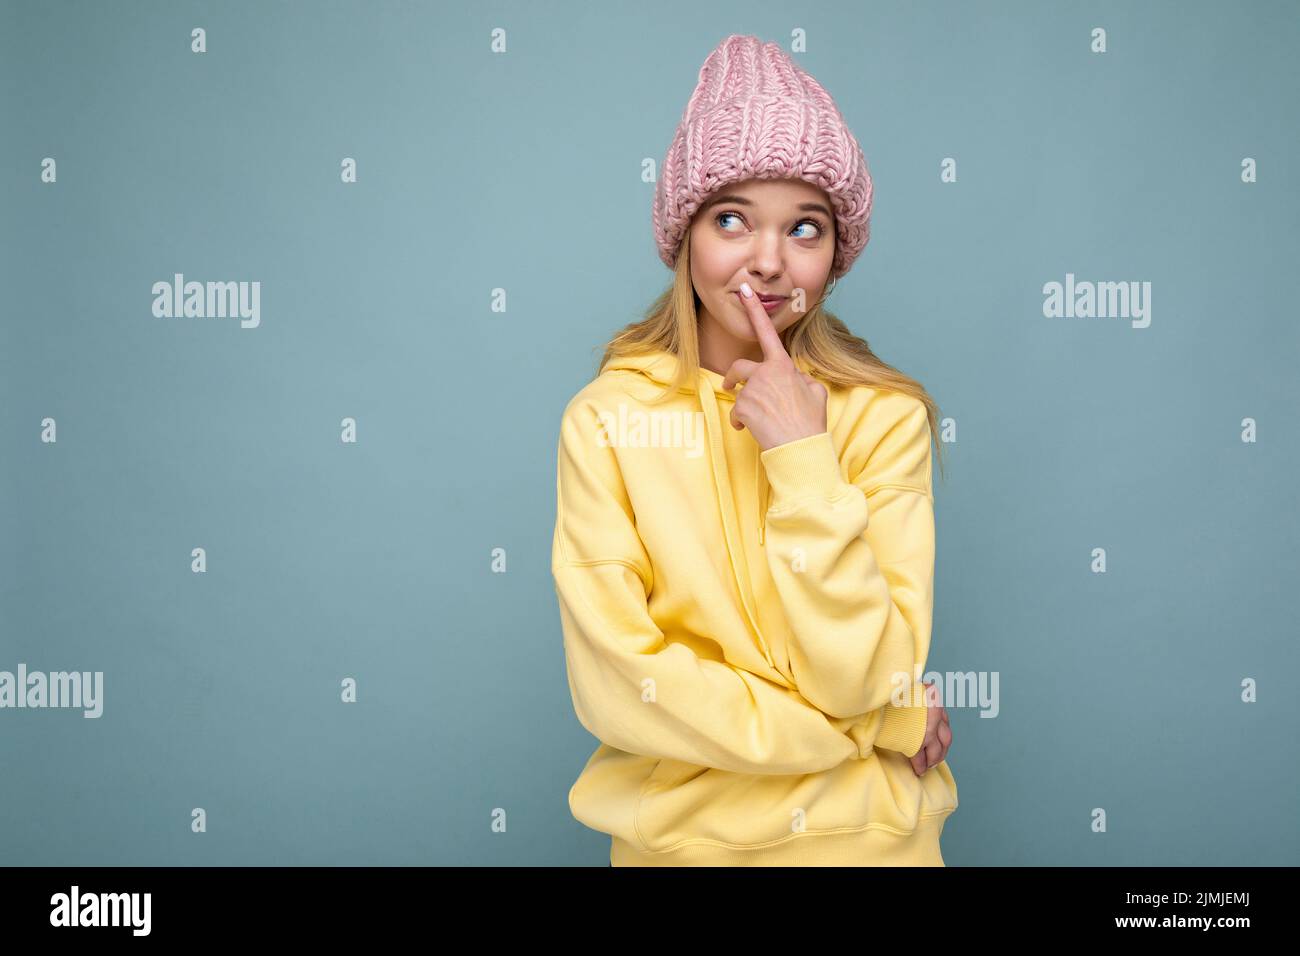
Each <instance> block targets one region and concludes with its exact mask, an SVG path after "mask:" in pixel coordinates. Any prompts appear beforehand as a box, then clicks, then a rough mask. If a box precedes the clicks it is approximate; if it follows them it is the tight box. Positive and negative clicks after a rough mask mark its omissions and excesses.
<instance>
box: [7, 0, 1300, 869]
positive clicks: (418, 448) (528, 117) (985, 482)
mask: <svg viewBox="0 0 1300 956" xmlns="http://www.w3.org/2000/svg"><path fill="white" fill-rule="evenodd" d="M195 27H202V28H204V29H205V30H206V42H207V51H206V52H204V53H194V52H191V30H192V29H193V28H195ZM1096 27H1102V28H1104V29H1105V31H1106V34H1107V36H1106V42H1107V49H1106V52H1105V53H1097V52H1093V51H1092V49H1091V46H1092V42H1093V41H1092V30H1093V29H1094V28H1096ZM497 28H500V29H503V30H505V31H506V34H505V36H506V44H507V52H505V53H494V52H492V50H491V41H492V31H493V30H494V29H497ZM795 31H804V32H805V33H806V36H807V52H801V53H796V54H794V55H795V57H796V59H797V60H798V61H799V62H800V63H801V64H802V65H804V66H805V67H806V68H807V69H808V70H809V71H810V72H812V74H813V75H814V76H816V77H817V78H818V79H819V80H820V81H821V82H822V83H823V84H824V85H825V86H826V87H827V88H828V89H829V90H830V91H831V93H832V94H833V95H834V96H835V98H836V101H837V103H838V104H839V105H840V108H841V109H842V111H843V112H844V114H845V116H846V118H847V120H848V122H849V125H850V127H851V128H852V129H853V130H854V132H855V134H856V135H857V136H858V138H859V140H860V142H861V143H862V146H863V149H864V152H865V153H866V156H867V160H868V163H869V164H870V168H871V171H872V174H873V177H874V179H875V185H876V199H875V202H876V206H875V212H874V216H873V220H872V223H873V226H872V238H871V242H870V244H869V245H868V246H867V249H866V250H865V252H864V254H863V256H862V258H861V259H859V261H858V262H857V264H856V265H855V266H854V269H853V271H852V272H851V273H850V274H849V275H848V276H847V277H846V278H845V279H844V280H842V281H841V282H840V283H839V284H838V286H837V288H836V291H835V293H834V295H833V297H832V300H831V303H832V304H831V307H832V310H833V311H834V312H835V313H836V314H838V315H839V316H840V317H841V318H843V319H844V320H845V321H846V322H847V323H848V324H849V325H850V327H851V328H853V329H854V330H855V331H856V332H857V333H858V334H860V335H863V336H864V337H866V338H867V339H868V340H869V341H870V343H871V345H872V347H873V348H874V349H875V350H876V351H877V352H878V353H879V354H880V355H881V356H882V357H883V358H884V359H885V360H886V361H888V362H890V363H891V364H894V365H896V366H897V367H899V368H901V369H902V370H904V371H906V372H907V373H908V374H910V375H913V376H914V377H916V378H918V379H919V380H920V381H922V382H923V383H924V384H925V385H926V386H927V388H929V389H930V391H931V392H932V393H933V394H934V396H935V397H936V399H937V400H938V401H939V403H940V406H941V410H942V415H943V417H944V418H945V419H949V420H950V424H954V425H955V427H956V440H955V441H952V442H950V443H949V444H947V445H945V452H946V457H947V463H948V473H947V480H946V481H945V482H938V481H937V480H936V487H935V494H936V505H937V509H938V544H939V555H938V561H937V572H936V573H937V578H936V626H935V632H934V648H933V652H932V654H931V657H930V661H929V666H930V667H931V668H933V669H937V670H942V671H962V672H964V671H976V672H997V673H998V674H999V677H1000V683H999V689H1000V701H999V713H998V716H997V717H996V718H995V719H983V718H980V717H979V715H978V712H977V711H976V710H974V709H961V708H956V709H955V708H953V707H951V706H950V707H949V715H950V718H951V720H952V724H953V729H954V735H955V740H954V743H953V747H952V750H951V751H950V753H949V757H948V761H949V765H950V767H951V768H952V770H953V773H954V775H955V777H956V779H957V781H958V785H959V790H960V797H961V807H960V809H959V810H958V811H957V812H956V813H955V814H954V815H953V816H952V817H951V818H949V821H948V823H947V826H946V829H945V831H944V855H945V858H946V860H947V862H948V864H949V865H954V866H959V865H977V864H1028V863H1046V864H1071V865H1089V864H1111V863H1113V864H1149V863H1161V864H1179V865H1190V864H1254V863H1259V864H1294V863H1296V862H1297V857H1298V853H1297V850H1298V849H1300V830H1298V827H1297V823H1296V816H1295V794H1296V792H1297V767H1296V761H1295V759H1294V757H1295V735H1294V729H1295V716H1294V713H1295V712H1294V707H1293V703H1291V701H1293V699H1294V694H1293V693H1292V692H1291V691H1290V690H1289V689H1288V687H1287V685H1286V683H1285V682H1286V681H1287V680H1289V679H1290V678H1291V677H1292V676H1293V675H1294V674H1295V673H1296V666H1297V651H1296V647H1297V641H1296V636H1297V635H1296V614H1295V603H1294V588H1295V582H1296V580H1297V576H1298V574H1300V557H1298V553H1297V546H1296V541H1297V531H1298V530H1300V529H1298V528H1297V520H1296V498H1295V474H1296V465H1297V453H1296V444H1295V437H1296V409H1297V405H1298V404H1300V402H1298V399H1300V388H1297V376H1296V359H1297V355H1300V349H1298V348H1297V346H1298V345H1300V336H1298V335H1297V315H1296V308H1295V285H1294V274H1295V263H1296V262H1297V260H1300V239H1298V238H1297V236H1298V234H1300V233H1298V230H1297V226H1298V225H1300V200H1298V198H1297V188H1296V178H1295V173H1294V166H1295V163H1296V158H1297V156H1300V135H1298V133H1297V122H1296V119H1297V110H1296V104H1297V93H1298V92H1300V68H1298V67H1297V60H1296V58H1295V57H1294V50H1295V48H1296V47H1297V44H1300V14H1297V7H1296V5H1295V4H1293V3H1283V2H1276V3H1264V2H1257V3H1245V4H1233V3H1226V2H1224V3H1177V4H1175V3H1172V2H1167V3H1144V4H1140V5H1135V4H1129V3H1078V4H1063V3H1028V2H1026V3H989V2H984V3H966V2H922V0H914V2H904V0H899V2H889V3H874V2H873V3H854V2H840V3H835V2H823V3H807V4H802V3H788V2H787V3H772V2H754V0H746V2H743V3H739V2H737V3H726V2H718V3H709V4H699V3H696V2H688V3H680V2H664V3H655V4H631V3H609V4H606V3H591V4H572V3H547V4H535V3H483V4H473V5H470V4H450V3H448V4H441V3H394V2H386V3H368V4H365V5H364V7H363V6H362V5H361V4H359V3H339V2H331V3H310V4H308V3H288V2H285V3H280V2H276V3H249V2H229V3H227V2H223V3H161V2H153V3H130V4H125V3H122V4H100V3H89V2H84V3H45V4H37V3H32V2H21V3H20V2H5V3H3V4H0V80H2V81H3V82H0V110H2V114H0V116H2V118H3V124H2V127H0V128H2V129H3V139H2V141H0V269H3V273H2V274H0V279H2V280H3V289H4V295H3V298H2V300H0V301H2V302H3V306H2V307H3V321H2V322H0V482H2V483H3V484H2V485H0V670H8V671H15V670H16V669H17V667H18V665H19V664H20V663H24V664H26V666H27V668H28V669H29V670H42V671H55V670H79V671H103V672H104V701H103V706H104V711H103V716H102V717H100V718H99V719H97V720H87V719H83V717H82V716H81V714H80V712H78V711H74V710H53V709H49V710H8V709H6V710H0V767H2V768H3V785H2V786H0V862H2V863H10V864H82V865H105V864H132V865H143V864H170V863H179V864H200V863H202V864H237V863H254V864H261V863H265V864H276V863H285V864H363V863H379V864H424V863H453V864H545V863H561V864H598V865H604V864H605V863H606V861H607V858H608V846H609V842H608V838H607V837H605V836H603V835H602V834H599V833H596V832H594V831H591V830H588V829H586V828H585V827H583V826H582V825H581V824H579V823H577V822H576V821H575V820H573V819H572V817H571V816H570V815H569V811H568V806H567V792H568V788H569V786H570V785H571V783H572V781H573V780H574V779H575V778H576V776H577V774H578V771H579V770H580V769H581V767H582V765H583V763H584V762H585V761H586V759H587V757H588V755H589V754H590V752H591V751H592V750H593V749H594V747H595V745H596V741H595V740H594V739H593V738H592V737H591V736H590V735H589V734H587V733H586V731H585V730H584V729H583V728H582V727H581V725H580V724H578V722H577V720H576V718H575V717H574V715H573V712H572V705H571V701H570V699H569V696H568V688H567V685H566V680H565V669H564V658H563V648H562V643H561V636H560V629H559V616H558V610H557V608H556V603H555V596H554V591H553V585H552V579H551V576H550V569H549V559H550V543H551V534H552V531H553V527H554V506H555V500H554V494H555V472H554V469H555V442H556V438H557V427H558V421H559V414H560V412H561V410H562V409H563V407H564V405H565V403H566V402H567V400H568V399H569V397H570V396H571V395H572V394H573V393H574V392H576V391H577V390H578V389H579V388H581V387H582V385H583V384H584V383H585V382H586V381H587V379H588V378H589V376H590V375H591V374H592V372H593V371H594V369H595V365H596V361H597V359H598V356H599V351H600V347H601V346H602V345H603V343H604V342H605V341H606V340H607V339H608V338H609V336H610V335H611V334H612V333H613V332H614V331H615V330H616V329H618V328H619V327H621V326H622V325H624V324H626V323H627V322H630V321H633V320H635V319H637V318H638V317H639V316H640V315H641V313H642V310H643V309H644V308H645V307H646V305H647V304H648V303H649V302H650V301H651V299H652V298H653V297H654V296H655V295H656V294H657V293H658V292H659V291H660V290H661V289H662V288H664V287H665V285H666V284H667V282H668V280H669V273H668V272H667V270H666V269H665V268H664V266H663V265H662V264H661V263H660V262H659V260H658V258H657V256H656V254H655V250H654V245H653V240H652V234H651V228H650V202H651V196H652V193H653V188H654V186H653V183H647V182H643V181H642V176H641V170H642V162H643V160H645V159H647V158H648V159H651V160H653V162H654V163H655V164H656V166H657V164H658V163H659V162H660V160H661V159H662V157H663V153H664V151H665V149H666V148H667V145H668V143H669V140H670V138H671V136H672V133H673V130H674V128H675V126H676V124H677V121H678V119H679V118H680V115H681V111H682V109H683V108H684V107H685V104H686V99H687V97H688V96H689V95H690V92H691V90H692V89H693V87H694V84H695V80H696V75H697V73H698V70H699V67H700V65H701V63H702V62H703V60H704V58H705V56H706V55H707V54H708V53H709V51H710V50H712V49H713V48H714V47H715V46H716V45H717V43H718V42H720V41H721V40H722V39H723V38H724V37H725V36H726V35H728V34H730V33H754V34H757V35H759V36H760V37H762V38H763V39H767V40H774V41H776V42H778V43H781V44H782V45H783V46H785V47H786V48H787V49H789V48H790V42H791V37H792V36H793V35H794V33H795ZM46 157H50V158H53V159H54V160H55V161H56V162H57V181H56V182H54V183H47V182H42V180H41V164H42V161H43V160H44V159H45V158H46ZM345 157H352V158H354V159H355V160H356V162H357V170H358V175H357V182H356V183H355V184H348V183H344V182H342V181H341V177H340V164H341V162H342V161H343V160H344V158H345ZM1248 157H1249V158H1250V159H1253V160H1254V161H1255V162H1256V163H1257V168H1258V181H1257V182H1254V183H1247V182H1243V181H1242V163H1243V160H1245V159H1246V158H1248ZM946 158H952V159H954V160H955V161H956V164H957V173H958V178H957V181H956V182H948V183H945V182H942V181H941V179H940V172H941V163H942V162H943V161H944V160H945V159H946ZM177 272H180V273H184V275H185V276H186V278H187V279H191V280H198V281H203V282H206V281H227V280H229V281H250V282H251V281H258V282H260V284H261V285H260V288H261V315H260V324H259V325H258V326H257V327H256V328H242V327H241V326H240V324H239V321H238V320H237V319H230V318H226V319H197V318H175V319H164V318H156V317H154V315H153V314H152V305H153V298H154V297H153V294H152V293H151V287H152V285H153V283H154V282H157V281H164V282H170V281H171V279H172V276H173V274H174V273H177ZM1067 273H1073V274H1074V276H1075V277H1076V279H1077V280H1079V281H1085V280H1086V281H1126V282H1127V281H1133V282H1139V283H1140V282H1150V283H1151V287H1152V292H1151V308H1152V311H1151V322H1150V325H1149V326H1148V327H1146V328H1134V327H1133V326H1132V324H1131V323H1130V322H1129V321H1128V320H1125V319H1115V318H1096V319H1077V318H1074V319H1066V318H1046V317H1045V316H1044V314H1043V299H1044V294H1043V286H1044V284H1045V283H1049V282H1053V281H1056V282H1064V281H1065V278H1066V275H1067ZM494 289H505V290H506V293H507V309H506V311H504V312H500V311H494V310H493V308H492V302H493V298H492V296H493V292H492V290H494ZM46 417H49V418H53V419H55V420H56V422H57V439H58V440H57V442H56V443H53V444H51V443H48V442H43V441H41V428H42V426H41V422H42V420H43V419H45V418H46ZM346 417H352V418H355V419H356V421H357V438H358V440H357V442H356V443H355V444H346V443H343V442H342V441H340V422H341V421H342V419H344V418H346ZM1247 418H1249V419H1253V420H1254V421H1255V422H1256V423H1257V441H1254V442H1244V441H1243V440H1242V433H1243V424H1242V423H1243V419H1247ZM196 547H202V548H204V549H206V554H207V562H208V563H207V571H206V572H205V573H202V574H196V573H193V572H192V571H191V560H192V559H191V549H193V548H196ZM495 548H504V549H505V551H506V554H507V571H506V573H493V571H492V567H491V559H492V551H493V549H495ZM1094 548H1104V549H1105V551H1106V556H1107V570H1106V572H1105V573H1104V574H1099V573H1094V571H1093V569H1092V563H1093V557H1092V553H1093V549H1094ZM345 677H354V678H356V680H357V681H358V701H357V703H355V704H352V705H344V704H342V703H341V702H340V681H341V680H342V679H344V678H345ZM1247 678H1253V679H1255V680H1257V681H1258V687H1259V690H1258V694H1259V699H1258V701H1257V702H1255V703H1244V702H1242V700H1241V686H1242V681H1243V680H1245V679H1247ZM194 807H202V808H204V809H205V810H206V812H207V815H208V820H207V832H206V833H203V834H196V833H192V832H191V827H190V811H191V809H192V808H194ZM1096 807H1101V808H1104V809H1105V810H1106V813H1107V832H1105V833H1094V832H1093V831H1092V828H1091V823H1092V817H1091V812H1092V810H1093V808H1096ZM494 808H503V809H504V810H505V811H506V813H507V815H508V826H507V829H506V832H504V833H498V832H493V830H492V827H491V823H492V814H493V810H494Z"/></svg>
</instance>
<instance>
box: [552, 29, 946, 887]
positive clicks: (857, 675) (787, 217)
mask: <svg viewBox="0 0 1300 956" xmlns="http://www.w3.org/2000/svg"><path fill="white" fill-rule="evenodd" d="M871 198H872V184H871V178H870V175H869V173H868V170H867V165H866V161H865V159H864V158H863V156H862V152H861V149H860V148H859V146H858V143H857V141H856V139H854V137H853V135H852V134H851V133H850V131H849V130H848V128H847V127H846V126H845V124H844V120H843V118H842V116H841V115H840V113H839V110H838V109H837V108H836V106H835V104H834V103H833V101H832V100H831V98H830V96H829V95H828V94H827V93H826V91H825V90H823V89H822V88H821V86H820V85H818V83H817V82H816V81H815V80H814V79H813V78H812V77H811V76H809V75H808V74H807V73H806V72H804V71H803V70H802V69H801V68H800V67H798V66H797V65H796V64H795V63H794V62H793V61H792V60H791V59H790V58H789V57H788V56H787V55H786V54H785V53H784V52H783V51H782V50H781V48H780V47H778V46H777V45H776V44H774V43H763V42H761V41H760V40H758V39H757V38H755V37H751V36H730V37H728V38H727V39H726V40H724V41H723V42H722V44H721V45H720V46H719V47H718V48H717V49H716V50H714V51H713V52H712V53H711V54H710V55H709V57H708V59H707V60H706V61H705V63H704V66H703V68H702V69H701V71H700V76H699V84H698V86H697V87H696V90H695V92H694V94H693V95H692V96H691V99H690V102H689V103H688V105H687V107H686V111H685V114H684V116H683V117H682V121H681V125H680V126H679V128H678V130H677V134H676V136H675V138H674V140H673V143H672V145H671V146H670V148H669V150H668V154H667V157H666V158H665V160H664V163H663V167H662V169H661V170H660V175H659V180H658V184H657V187H656V192H655V205H654V214H653V223H654V230H655V238H656V241H657V243H658V246H659V251H660V256H661V258H662V259H663V261H664V262H665V264H667V265H668V266H669V267H670V268H671V269H673V283H672V286H671V287H670V288H669V289H668V290H667V291H666V292H665V293H664V294H663V295H662V296H661V297H660V299H659V300H658V302H656V303H655V305H654V306H653V307H652V309H651V311H650V312H649V314H648V317H647V318H646V319H645V320H644V321H642V322H638V323H636V324H633V325H630V326H628V327H627V328H625V329H623V330H622V331H621V332H620V333H619V334H618V335H617V336H616V337H615V338H614V339H613V340H612V341H611V342H610V343H609V344H608V346H607V348H606V351H605V355H604V359H603V361H602V363H601V366H600V370H599V372H598V374H597V376H596V377H595V379H594V380H593V381H591V382H590V383H588V384H587V385H586V386H585V387H584V388H582V390H581V391H579V392H578V393H577V394H576V395H575V396H574V397H573V398H572V400H570V401H569V403H568V405H567V406H566V408H565V410H564V414H563V416H562V420H561V425H560V438H559V447H558V466H557V482H556V484H557V510H556V524H555V538H554V544H553V552H552V571H553V574H554V578H555V588H556V594H557V597H558V603H559V610H560V619H561V624H562V627H563V632H564V648H565V656H566V662H567V673H568V680H569V688H570V691H571V693H572V697H573V704H574V709H575V711H576V713H577V716H578V719H579V720H580V721H581V723H582V725H583V726H584V727H586V728H587V729H588V730H589V731H590V732H591V733H592V734H593V735H594V736H595V737H596V738H598V740H599V741H600V746H599V747H598V748H597V749H596V751H595V753H593V754H592V755H591V758H590V760H589V761H588V762H587V764H586V766H585V767H584V768H583V770H582V773H581V775H580V776H579V777H578V779H577V781H576V782H575V783H574V785H573V787H572V789H571V790H570V792H569V806H570V809H571V811H572V812H573V814H574V816H575V817H576V818H577V819H578V820H579V821H581V822H582V823H584V824H585V825H587V826H589V827H591V828H593V829H596V830H599V831H602V832H604V833H608V834H609V835H610V837H611V849H610V862H611V864H612V865H615V866H624V865H626V866H770V865H798V866H813V865H816V866H868V865H885V866H899V865H902V866H942V865H944V862H943V857H942V854H941V853H940V847H939V838H940V834H941V833H942V830H943V826H944V822H945V820H946V819H947V817H948V815H949V814H950V813H952V812H953V810H955V809H956V807H957V786H956V782H955V780H954V779H953V776H952V773H951V771H950V770H949V769H948V765H947V763H945V762H944V758H945V756H946V755H947V751H948V747H949V746H950V744H951V742H952V733H951V731H950V729H949V727H948V720H947V714H946V712H945V711H944V709H943V708H942V707H941V706H939V703H938V700H937V697H936V696H935V692H934V690H933V689H932V688H930V687H929V686H928V685H926V684H924V683H923V682H922V681H921V677H922V675H923V674H924V671H925V662H926V657H927V654H928V652H929V647H930V630H931V620H932V608H933V578H934V551H935V545H934V509H933V490H932V488H933V486H932V477H931V443H932V438H931V436H932V434H933V431H934V430H935V427H936V409H935V404H934V402H933V400H932V399H931V398H930V396H929V395H928V394H927V393H926V391H925V389H923V388H922V387H921V386H920V385H919V384H918V383H917V382H915V381H914V380H913V379H911V378H908V377H907V376H906V375H903V374H902V373H900V372H898V371H897V370H895V369H893V368H891V367H890V366H888V365H886V364H885V363H884V362H882V361H881V360H880V359H878V358H877V357H876V356H875V355H874V354H873V353H872V351H871V350H870V349H869V348H868V347H867V343H866V342H865V341H863V340H862V339H860V338H858V337H856V336H854V335H853V334H852V333H850V332H849V330H848V329H847V328H846V327H845V325H844V324H843V323H842V322H840V321H839V320H838V319H836V318H835V317H834V316H833V315H831V314H830V313H829V312H827V311H826V310H825V309H824V308H823V303H824V301H825V298H826V295H827V294H828V293H829V292H830V289H831V287H832V286H833V285H834V282H835V280H837V279H838V278H839V277H840V276H842V275H844V273H846V272H847V271H848V269H849V267H850V265H851V264H852V263H853V260H854V259H855V258H856V257H857V255H858V254H859V253H860V252H861V251H862V249H863V247H864V246H865V245H866V242H867V238H868V234H869V217H870V213H871Z"/></svg>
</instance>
